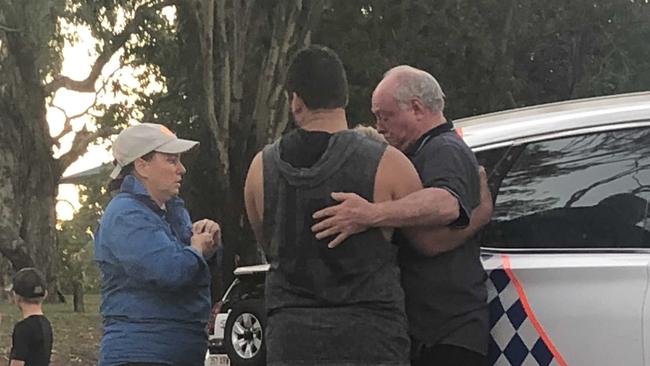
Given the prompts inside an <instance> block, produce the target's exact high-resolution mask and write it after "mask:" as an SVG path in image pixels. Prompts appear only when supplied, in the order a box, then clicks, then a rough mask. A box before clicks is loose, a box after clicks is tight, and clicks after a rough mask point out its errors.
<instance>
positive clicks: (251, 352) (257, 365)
mask: <svg viewBox="0 0 650 366" xmlns="http://www.w3.org/2000/svg"><path fill="white" fill-rule="evenodd" d="M265 330H266V315H265V309H264V302H263V301H259V300H244V301H241V302H239V303H237V304H235V305H233V307H232V310H231V312H230V314H228V320H227V321H226V327H225V329H224V343H225V347H226V351H227V353H228V356H229V357H230V362H231V363H232V364H233V365H234V366H263V365H265V364H266V344H265V341H264V331H265Z"/></svg>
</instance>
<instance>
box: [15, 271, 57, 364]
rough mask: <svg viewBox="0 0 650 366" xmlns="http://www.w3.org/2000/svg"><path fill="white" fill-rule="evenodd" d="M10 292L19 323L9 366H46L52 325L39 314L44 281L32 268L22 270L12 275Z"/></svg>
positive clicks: (44, 287) (41, 312) (41, 305)
mask: <svg viewBox="0 0 650 366" xmlns="http://www.w3.org/2000/svg"><path fill="white" fill-rule="evenodd" d="M11 289H12V291H13V296H14V301H15V303H16V305H17V306H18V308H20V311H21V312H22V314H23V320H21V321H19V322H18V323H16V325H15V326H14V331H13V335H12V345H11V355H10V361H9V366H48V365H49V364H50V356H51V355H52V326H51V325H50V322H49V321H48V320H47V318H46V317H45V315H43V300H44V299H45V296H47V286H46V284H45V278H44V276H43V274H41V272H39V271H38V270H37V269H35V268H23V269H21V270H20V271H18V272H16V274H15V275H14V277H13V280H12V287H11Z"/></svg>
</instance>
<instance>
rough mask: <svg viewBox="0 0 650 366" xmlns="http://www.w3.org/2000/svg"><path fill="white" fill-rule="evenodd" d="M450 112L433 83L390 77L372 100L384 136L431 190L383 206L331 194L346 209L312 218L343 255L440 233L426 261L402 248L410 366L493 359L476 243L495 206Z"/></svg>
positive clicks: (414, 76) (408, 75)
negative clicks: (382, 235) (419, 231)
mask: <svg viewBox="0 0 650 366" xmlns="http://www.w3.org/2000/svg"><path fill="white" fill-rule="evenodd" d="M444 106H445V101H444V93H443V91H442V89H441V88H440V85H439V84H438V82H437V81H436V79H435V78H434V77H433V76H431V75H430V74H429V73H427V72H425V71H423V70H419V69H416V68H414V67H410V66H405V65H404V66H397V67H395V68H393V69H391V70H389V71H388V72H387V73H386V74H385V75H384V78H383V80H382V81H381V82H380V83H379V85H377V87H376V89H375V91H374V93H373V95H372V112H373V113H374V114H375V116H376V118H377V130H378V131H379V133H381V134H382V135H383V136H384V137H385V138H386V140H387V141H388V142H389V143H390V144H391V145H392V146H394V147H396V148H397V149H399V150H401V151H402V152H403V153H405V154H406V155H407V156H408V157H409V159H410V160H411V161H412V162H413V165H414V166H415V168H416V170H417V171H418V173H419V175H420V179H421V180H422V183H423V186H424V189H422V190H420V191H417V192H414V193H411V194H410V195H408V196H406V197H404V198H402V199H399V200H396V201H386V202H379V203H369V202H368V201H366V200H364V199H363V198H361V197H359V196H357V195H355V194H353V193H333V195H332V197H333V198H334V199H335V200H337V201H340V202H341V203H340V204H338V205H336V206H332V207H328V208H326V209H323V210H321V211H319V212H317V213H315V214H314V217H315V218H316V219H320V220H322V221H320V222H319V223H318V224H316V225H314V227H313V228H312V229H313V231H315V232H317V234H316V236H317V238H324V237H328V236H334V239H333V240H332V242H331V244H330V245H331V246H336V245H338V244H339V243H341V242H343V241H344V240H345V239H346V238H347V237H348V236H350V235H352V234H355V233H358V232H361V231H363V230H365V229H366V228H368V227H378V226H379V227H413V226H427V227H431V228H436V227H439V228H440V229H441V230H439V233H438V234H436V235H432V234H430V235H431V240H432V241H433V242H432V243H431V245H429V246H427V248H424V249H425V250H424V251H423V250H422V249H420V250H417V249H416V246H414V245H405V243H406V240H405V239H404V238H403V237H402V236H399V235H398V237H397V238H396V241H397V242H398V243H399V244H400V256H399V261H400V268H401V270H402V286H403V287H404V292H405V298H406V312H407V316H408V320H409V328H410V334H411V339H412V345H413V352H412V365H437V366H447V365H449V366H473V365H476V366H478V365H483V364H484V362H485V355H486V354H487V339H488V331H489V330H488V311H487V303H486V296H487V295H486V288H485V285H484V281H485V271H484V270H483V267H482V265H481V262H480V257H479V254H480V253H479V245H478V244H477V243H476V242H475V241H474V240H472V239H471V237H472V236H473V234H474V233H475V232H476V230H478V228H480V227H481V226H483V225H484V224H485V223H487V221H488V220H489V216H490V215H491V210H492V202H491V198H490V197H489V191H488V189H487V185H486V179H485V174H484V172H481V173H480V174H479V172H480V171H479V166H478V164H477V161H476V158H475V157H474V154H473V153H472V151H471V150H470V148H469V147H468V146H467V145H466V144H465V143H464V142H463V140H462V138H461V137H460V136H459V135H458V134H456V133H455V132H454V127H453V124H452V122H451V120H449V119H447V118H445V116H444V114H443V111H444ZM480 176H481V177H482V184H481V177H480ZM479 204H480V205H479ZM473 213H474V214H473ZM435 231H436V230H432V231H430V232H435Z"/></svg>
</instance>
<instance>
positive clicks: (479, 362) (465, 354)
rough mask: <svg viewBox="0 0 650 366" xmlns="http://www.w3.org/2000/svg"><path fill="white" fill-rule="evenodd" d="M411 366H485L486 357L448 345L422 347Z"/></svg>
mask: <svg viewBox="0 0 650 366" xmlns="http://www.w3.org/2000/svg"><path fill="white" fill-rule="evenodd" d="M415 358H416V359H414V360H411V366H486V364H487V360H486V357H485V356H483V355H482V354H480V353H477V352H474V351H470V350H468V349H467V348H464V347H458V346H452V345H448V344H438V345H435V346H424V347H422V348H421V349H420V351H419V352H418V354H417V355H415Z"/></svg>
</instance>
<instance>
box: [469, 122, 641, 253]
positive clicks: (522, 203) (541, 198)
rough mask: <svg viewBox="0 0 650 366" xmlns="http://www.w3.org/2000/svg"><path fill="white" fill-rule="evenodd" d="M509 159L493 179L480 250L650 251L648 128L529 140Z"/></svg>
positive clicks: (511, 150) (512, 153)
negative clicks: (488, 219)
mask: <svg viewBox="0 0 650 366" xmlns="http://www.w3.org/2000/svg"><path fill="white" fill-rule="evenodd" d="M480 154H482V153H480ZM509 154H510V156H511V157H512V156H515V158H514V161H513V164H512V167H511V169H509V171H507V173H505V175H504V176H502V177H492V178H493V179H492V180H493V182H492V183H493V184H494V181H497V187H496V188H495V190H496V189H498V193H497V195H496V201H495V207H494V214H493V218H492V222H491V223H490V224H489V225H488V226H487V228H486V230H485V232H484V234H483V237H482V238H483V245H484V246H487V247H497V248H498V247H502V248H643V247H645V248H648V247H650V220H648V200H649V199H650V129H647V128H646V129H628V130H619V131H608V132H601V133H594V134H588V135H581V136H572V137H567V138H561V139H555V140H548V141H541V142H534V143H529V144H527V145H525V146H522V147H521V150H520V151H513V149H510V152H509ZM503 160H506V158H505V157H504V158H503Z"/></svg>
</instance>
